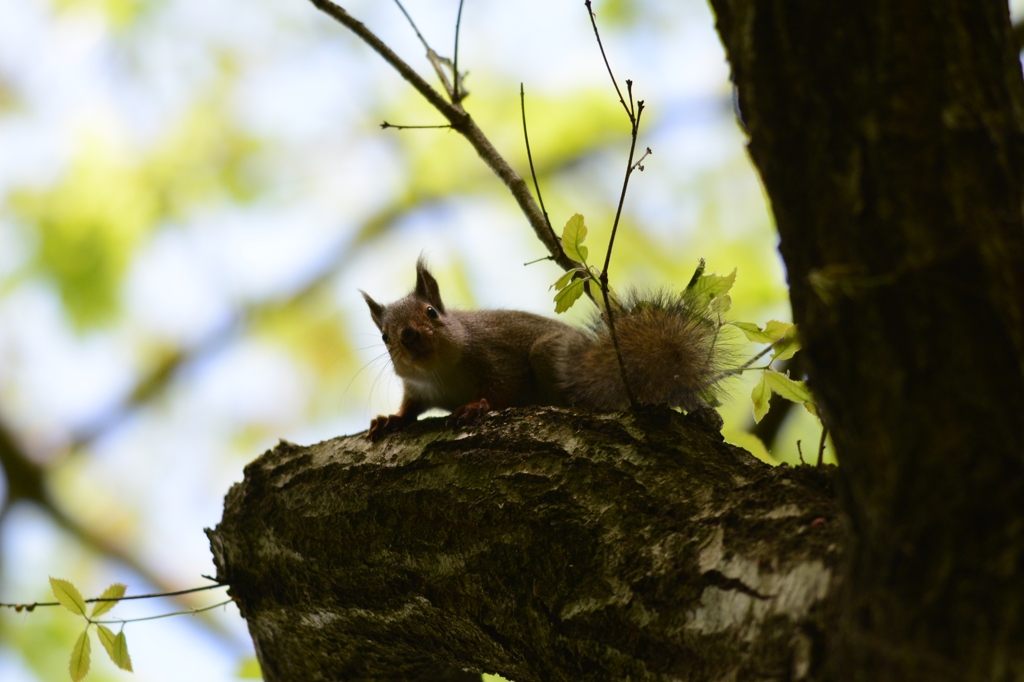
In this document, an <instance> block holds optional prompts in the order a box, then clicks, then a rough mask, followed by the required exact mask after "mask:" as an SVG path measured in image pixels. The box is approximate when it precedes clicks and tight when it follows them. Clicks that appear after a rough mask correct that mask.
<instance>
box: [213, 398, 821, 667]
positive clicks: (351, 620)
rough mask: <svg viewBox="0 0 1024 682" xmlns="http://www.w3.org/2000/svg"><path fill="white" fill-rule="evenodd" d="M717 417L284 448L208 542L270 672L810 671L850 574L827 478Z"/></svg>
mask: <svg viewBox="0 0 1024 682" xmlns="http://www.w3.org/2000/svg"><path fill="white" fill-rule="evenodd" d="M719 426H720V421H718V416H717V414H715V413H714V412H699V413H696V414H692V415H688V416H683V415H681V414H679V413H676V412H673V411H671V410H668V409H667V408H649V409H648V408H645V409H644V410H642V411H635V412H630V413H626V414H623V415H615V414H606V415H601V414H593V413H583V412H575V411H571V410H560V409H554V408H548V409H541V408H536V409H530V410H506V411H501V412H498V413H493V414H492V415H490V416H489V417H487V418H486V419H485V420H484V421H483V423H482V424H480V425H479V426H478V427H475V428H473V429H471V430H468V431H460V432H456V433H453V432H452V431H451V430H450V429H447V428H446V427H444V426H443V420H440V419H434V420H425V421H422V422H419V423H418V424H415V425H414V426H412V427H410V428H409V429H408V433H403V434H402V435H401V436H396V437H390V438H388V439H385V440H384V441H382V442H380V443H378V444H370V443H368V442H367V441H366V440H365V438H364V437H363V436H361V435H360V436H352V437H348V438H338V439H335V440H331V441H326V442H324V443H320V444H318V445H314V446H311V447H308V448H303V447H299V446H296V445H292V444H289V443H282V444H280V445H279V446H278V447H276V448H275V449H274V450H272V451H270V452H268V453H266V454H265V455H263V456H262V457H261V458H259V459H258V460H256V461H255V462H253V463H252V464H250V465H249V466H248V467H247V468H246V473H245V480H244V481H243V482H242V483H240V484H238V485H236V486H234V487H233V488H232V490H231V492H230V493H229V494H228V497H227V500H226V502H225V512H224V518H223V520H222V521H221V523H220V525H218V526H217V528H216V529H215V530H212V531H208V534H209V535H210V539H211V545H212V548H213V552H214V557H215V561H216V563H217V567H218V578H219V579H220V580H225V581H227V582H229V583H230V584H231V594H232V595H233V596H234V597H235V598H236V600H237V601H238V603H239V606H240V608H241V610H242V614H243V615H244V616H245V618H246V620H247V621H248V624H249V630H250V633H251V634H252V637H253V640H254V642H255V644H256V650H257V653H258V655H259V658H260V663H261V665H262V669H263V673H264V675H265V679H267V680H268V681H269V682H274V681H277V682H280V681H282V680H308V679H345V680H400V679H425V677H423V676H424V675H426V674H427V672H428V671H429V672H430V674H437V673H438V671H440V670H449V671H451V670H463V669H468V670H470V671H475V672H477V673H479V672H496V673H500V674H501V675H503V676H505V677H507V678H508V679H512V680H515V681H516V682H533V681H538V682H539V681H544V682H557V681H561V680H565V681H569V680H572V681H573V682H580V681H581V680H609V681H611V680H616V681H619V680H624V679H633V680H708V679H745V680H746V679H768V678H771V679H779V678H785V679H793V680H804V679H810V677H811V676H813V675H814V674H815V671H817V670H818V666H819V664H820V661H821V657H820V653H821V651H822V648H823V641H824V637H825V634H824V632H825V630H824V625H823V624H824V623H825V622H826V621H827V619H828V612H829V609H830V608H831V607H830V604H831V602H830V599H831V596H832V595H833V594H834V591H835V586H836V585H837V584H838V581H837V579H836V569H837V565H838V559H839V557H838V550H837V547H838V543H837V540H838V537H839V522H838V520H837V517H836V513H835V512H836V510H835V504H834V502H833V501H832V493H831V482H830V480H831V476H830V472H831V469H830V468H823V469H814V468H811V467H800V468H798V469H791V468H789V467H779V468H772V467H769V466H767V465H764V464H762V463H761V462H758V461H757V460H755V459H754V458H753V457H751V456H750V455H749V454H748V453H746V452H744V451H742V450H739V449H737V448H735V447H733V446H730V445H727V444H726V443H724V442H723V441H722V439H721V435H720V434H719V433H718V431H717V428H718V427H719Z"/></svg>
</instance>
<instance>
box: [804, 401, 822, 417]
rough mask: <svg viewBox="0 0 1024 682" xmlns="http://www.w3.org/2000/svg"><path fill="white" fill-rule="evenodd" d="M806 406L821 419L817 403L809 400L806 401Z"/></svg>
mask: <svg viewBox="0 0 1024 682" xmlns="http://www.w3.org/2000/svg"><path fill="white" fill-rule="evenodd" d="M804 407H806V408H807V411H808V412H810V413H811V414H813V415H814V416H815V417H818V419H821V417H820V416H819V415H818V406H817V405H815V404H814V403H812V402H810V401H809V400H808V401H805V402H804Z"/></svg>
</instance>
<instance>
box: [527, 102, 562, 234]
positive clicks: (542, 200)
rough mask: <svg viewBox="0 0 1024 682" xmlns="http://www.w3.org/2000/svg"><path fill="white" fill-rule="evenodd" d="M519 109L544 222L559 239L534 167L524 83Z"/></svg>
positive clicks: (528, 158) (534, 185)
mask: <svg viewBox="0 0 1024 682" xmlns="http://www.w3.org/2000/svg"><path fill="white" fill-rule="evenodd" d="M519 110H520V111H521V112H522V114H523V139H524V140H525V141H526V159H527V160H528V161H529V162H530V175H532V176H533V188H534V189H535V190H537V201H538V202H540V210H541V212H542V213H543V214H544V222H546V223H547V224H548V229H549V230H551V236H552V237H554V238H555V239H558V235H557V234H555V231H554V229H553V228H552V227H551V220H550V219H549V218H548V209H547V208H545V207H544V197H542V196H541V194H540V183H538V182H537V169H535V168H534V167H533V154H532V153H531V152H530V134H529V133H528V132H527V131H526V91H525V90H524V89H523V84H522V83H520V84H519Z"/></svg>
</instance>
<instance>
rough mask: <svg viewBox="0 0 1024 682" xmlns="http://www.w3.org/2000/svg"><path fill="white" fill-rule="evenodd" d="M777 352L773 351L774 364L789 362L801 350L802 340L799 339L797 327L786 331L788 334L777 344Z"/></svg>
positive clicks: (794, 326) (793, 326) (775, 346)
mask: <svg viewBox="0 0 1024 682" xmlns="http://www.w3.org/2000/svg"><path fill="white" fill-rule="evenodd" d="M774 348H775V350H773V351H772V362H775V361H776V360H788V359H789V358H791V357H793V356H794V355H796V352H797V351H798V350H800V339H799V338H798V337H797V329H796V325H795V324H794V325H792V326H791V327H790V328H789V329H787V330H786V334H785V335H784V336H783V337H782V338H781V339H779V340H778V341H776V342H775V345H774Z"/></svg>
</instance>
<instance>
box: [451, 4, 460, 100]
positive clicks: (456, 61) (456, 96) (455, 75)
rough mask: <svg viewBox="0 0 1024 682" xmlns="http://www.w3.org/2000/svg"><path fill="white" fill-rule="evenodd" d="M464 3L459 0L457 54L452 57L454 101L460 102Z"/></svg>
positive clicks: (456, 34)
mask: <svg viewBox="0 0 1024 682" xmlns="http://www.w3.org/2000/svg"><path fill="white" fill-rule="evenodd" d="M462 3H463V0H459V13H458V15H457V16H456V17H455V56H454V57H453V58H452V77H453V78H454V79H455V86H454V88H453V89H452V102H453V103H455V104H458V103H459V102H461V101H462V88H460V87H459V86H460V85H461V81H462V79H461V78H459V29H460V28H461V27H462Z"/></svg>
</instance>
